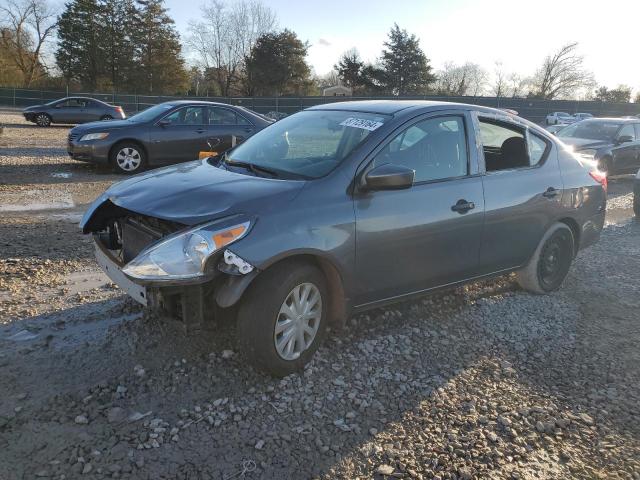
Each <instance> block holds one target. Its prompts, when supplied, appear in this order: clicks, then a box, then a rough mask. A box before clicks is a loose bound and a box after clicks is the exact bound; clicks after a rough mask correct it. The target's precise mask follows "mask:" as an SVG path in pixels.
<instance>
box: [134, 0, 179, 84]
mask: <svg viewBox="0 0 640 480" xmlns="http://www.w3.org/2000/svg"><path fill="white" fill-rule="evenodd" d="M137 3H138V6H139V7H138V11H137V15H136V18H135V20H134V23H135V27H134V31H135V32H136V33H135V35H134V39H135V44H136V57H137V63H138V66H139V69H138V81H137V84H138V86H139V89H140V90H142V91H144V92H146V93H153V94H162V93H171V94H175V93H179V92H183V91H186V90H187V88H188V83H189V82H188V76H187V72H186V70H185V67H184V60H183V59H182V56H181V50H182V47H181V45H180V36H179V35H178V32H177V31H176V28H175V25H174V22H173V19H171V17H169V15H167V9H166V8H165V7H164V0H137Z"/></svg>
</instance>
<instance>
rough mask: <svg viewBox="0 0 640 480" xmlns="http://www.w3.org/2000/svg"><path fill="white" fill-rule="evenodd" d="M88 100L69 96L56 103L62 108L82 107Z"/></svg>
mask: <svg viewBox="0 0 640 480" xmlns="http://www.w3.org/2000/svg"><path fill="white" fill-rule="evenodd" d="M86 103H87V102H86V100H83V99H80V98H69V99H67V100H64V101H62V102H60V103H59V104H57V105H56V107H62V108H82V107H84V106H85V105H86Z"/></svg>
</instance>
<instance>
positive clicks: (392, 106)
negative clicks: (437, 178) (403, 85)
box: [306, 100, 520, 118]
mask: <svg viewBox="0 0 640 480" xmlns="http://www.w3.org/2000/svg"><path fill="white" fill-rule="evenodd" d="M450 109H460V110H477V111H479V112H484V113H490V114H497V115H503V116H504V115H511V116H513V115H512V114H510V113H509V112H507V111H505V110H502V109H498V108H492V107H484V106H482V105H471V104H468V103H458V102H445V101H433V100H355V101H347V102H331V103H324V104H322V105H314V106H313V107H309V108H307V109H306V110H343V111H352V112H364V113H379V114H383V115H385V114H386V115H394V114H397V113H399V112H405V111H411V112H414V111H416V110H425V111H437V110H450ZM518 118H520V117H518Z"/></svg>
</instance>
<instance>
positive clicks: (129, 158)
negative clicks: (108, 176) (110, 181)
mask: <svg viewBox="0 0 640 480" xmlns="http://www.w3.org/2000/svg"><path fill="white" fill-rule="evenodd" d="M110 160H111V164H112V165H113V168H114V169H115V170H116V172H118V173H126V174H134V173H138V172H140V171H141V170H142V169H143V168H144V166H145V165H146V163H147V157H146V154H145V152H144V150H143V149H142V147H141V146H140V145H138V144H137V143H131V142H125V143H121V144H119V145H116V147H115V148H114V149H113V150H112V151H111V158H110Z"/></svg>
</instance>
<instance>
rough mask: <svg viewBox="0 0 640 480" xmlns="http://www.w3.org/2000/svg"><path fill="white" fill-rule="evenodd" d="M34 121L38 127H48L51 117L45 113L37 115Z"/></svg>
mask: <svg viewBox="0 0 640 480" xmlns="http://www.w3.org/2000/svg"><path fill="white" fill-rule="evenodd" d="M35 121H36V125H38V126H39V127H48V126H50V125H51V117H50V116H49V115H48V114H46V113H37V114H36V117H35Z"/></svg>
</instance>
